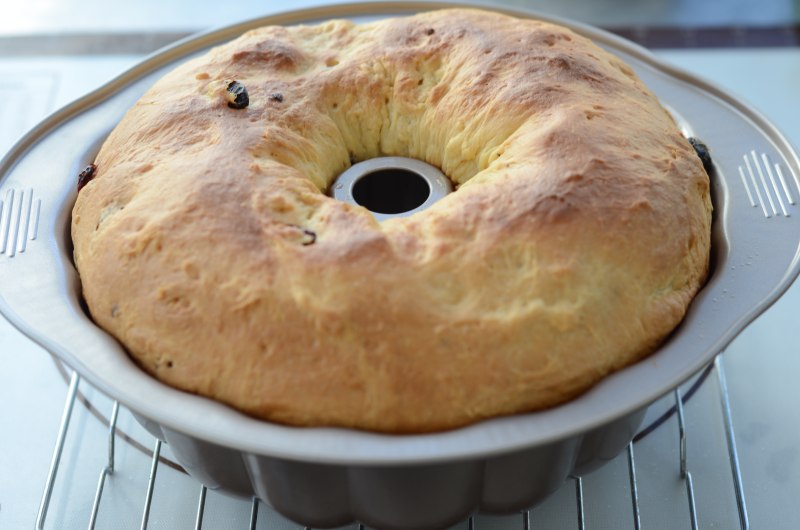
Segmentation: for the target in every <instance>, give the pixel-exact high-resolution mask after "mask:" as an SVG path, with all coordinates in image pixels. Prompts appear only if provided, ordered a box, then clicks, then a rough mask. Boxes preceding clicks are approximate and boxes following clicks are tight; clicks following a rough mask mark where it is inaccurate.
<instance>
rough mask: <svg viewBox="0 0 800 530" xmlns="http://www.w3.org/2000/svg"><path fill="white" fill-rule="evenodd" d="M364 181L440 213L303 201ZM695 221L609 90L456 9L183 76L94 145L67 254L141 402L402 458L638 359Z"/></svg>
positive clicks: (608, 84)
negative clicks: (369, 170) (175, 401)
mask: <svg viewBox="0 0 800 530" xmlns="http://www.w3.org/2000/svg"><path fill="white" fill-rule="evenodd" d="M232 81H237V82H239V83H240V84H241V85H243V86H244V87H245V88H246V91H247V95H248V96H249V102H248V104H247V106H245V107H243V108H231V107H229V106H228V104H227V103H228V102H229V100H228V98H227V97H226V91H227V88H228V87H229V85H230V84H231V82H232ZM385 155H392V156H405V157H411V158H417V159H420V160H424V161H426V162H428V163H430V164H433V165H435V166H437V167H440V168H441V169H442V170H443V172H444V173H445V174H446V175H447V176H448V177H449V178H450V179H452V181H453V182H454V184H455V186H456V190H455V191H454V192H453V193H451V194H450V195H448V196H447V197H446V198H444V199H443V200H441V201H439V202H437V203H436V204H435V205H433V206H432V207H431V208H429V209H427V210H425V211H423V212H420V213H417V214H414V215H413V216H411V217H407V218H397V219H391V220H388V221H385V222H383V223H378V222H377V221H376V220H375V219H374V218H373V217H372V216H371V214H370V213H369V212H368V211H367V210H365V209H363V208H361V207H357V206H353V205H349V204H345V203H342V202H339V201H337V200H335V199H333V198H331V197H329V196H327V195H326V193H327V191H328V188H329V186H330V185H331V183H332V182H333V180H334V179H335V178H336V176H337V175H339V174H340V173H341V172H342V171H344V170H345V169H346V168H347V167H349V166H350V165H351V164H352V163H354V162H356V161H361V160H365V159H369V158H372V157H377V156H385ZM710 223H711V202H710V198H709V180H708V176H707V175H706V173H705V171H704V170H703V168H702V165H701V163H700V161H699V159H698V157H697V156H696V155H695V153H694V151H693V149H692V147H691V146H690V145H689V143H688V142H687V140H686V139H685V138H684V137H683V136H682V135H681V133H680V131H679V130H678V128H677V127H676V125H675V124H674V122H673V120H672V119H671V117H670V116H669V114H668V113H667V112H666V111H665V110H664V109H663V108H662V107H661V105H660V104H659V102H658V100H657V98H656V97H655V96H654V95H653V94H652V93H651V92H650V91H649V90H648V89H647V87H645V86H644V84H643V83H642V81H641V80H640V79H639V78H638V77H637V76H636V75H635V73H634V72H633V71H632V69H631V68H630V67H629V66H627V65H626V64H624V63H623V62H622V61H621V60H620V59H618V58H616V57H615V56H613V55H611V54H609V53H607V52H605V51H603V50H602V49H600V48H599V47H597V46H595V45H594V44H593V43H591V42H590V41H589V40H587V39H586V38H583V37H581V36H579V35H577V34H575V33H573V32H572V31H570V30H568V29H565V28H562V27H559V26H555V25H552V24H548V23H544V22H540V21H535V20H520V19H516V18H512V17H509V16H504V15H499V14H493V13H489V12H484V11H478V10H469V9H467V10H455V9H453V10H443V11H434V12H429V13H423V14H420V15H416V16H412V17H406V18H397V19H388V20H383V21H379V22H375V23H370V24H364V25H355V24H353V23H350V22H347V21H342V20H334V21H330V22H326V23H323V24H320V25H313V26H310V25H309V26H293V27H264V28H260V29H256V30H253V31H250V32H248V33H246V34H245V35H243V36H242V37H240V38H238V39H236V40H234V41H232V42H230V43H227V44H224V45H222V46H219V47H217V48H214V49H212V50H211V51H210V52H208V53H207V54H206V55H204V56H202V57H199V58H195V59H192V60H190V61H188V62H186V63H184V64H183V65H181V66H179V67H178V68H177V69H176V70H174V71H173V72H171V73H169V74H168V75H166V76H165V77H164V78H163V79H161V80H160V81H159V82H157V83H156V84H155V86H153V87H152V89H150V90H149V91H148V92H147V93H146V94H145V95H144V96H143V97H142V98H141V100H140V101H139V102H138V103H136V104H135V105H134V106H133V107H132V108H131V109H130V111H129V112H128V113H127V115H126V116H125V118H124V119H123V120H122V121H121V123H120V124H119V125H118V127H116V128H115V129H114V131H113V132H112V133H111V135H110V136H109V137H108V139H107V141H106V142H105V144H104V145H103V147H102V149H101V151H100V153H99V154H98V156H97V159H96V172H95V175H94V178H93V179H92V180H91V181H90V182H89V183H88V184H87V185H86V186H85V187H84V188H83V189H82V190H81V192H80V194H79V197H78V200H77V203H76V205H75V208H74V211H73V225H72V236H73V241H74V245H75V261H76V265H77V267H78V270H79V272H80V276H81V280H82V284H83V290H84V296H85V299H86V301H87V304H88V306H89V308H90V310H91V313H92V316H93V318H94V319H95V321H96V322H97V323H98V324H99V325H100V326H102V327H103V328H104V329H106V330H108V331H109V332H110V333H112V334H113V335H114V336H116V337H117V338H118V339H119V340H120V341H121V343H122V344H123V345H124V346H125V347H126V348H127V349H128V351H129V352H130V353H131V355H132V356H133V357H134V358H135V359H136V360H137V362H138V363H139V364H140V365H141V366H142V367H143V368H144V369H146V370H147V371H148V372H150V373H152V374H153V375H155V376H156V377H158V378H159V379H161V380H163V381H164V382H166V383H168V384H170V385H173V386H175V387H178V388H181V389H184V390H187V391H191V392H196V393H198V394H202V395H205V396H209V397H212V398H215V399H218V400H221V401H223V402H225V403H228V404H230V405H232V406H234V407H236V408H238V409H240V410H242V411H244V412H246V413H248V414H252V415H255V416H257V417H261V418H264V419H268V420H271V421H276V422H282V423H288V424H293V425H333V426H343V427H354V428H359V429H367V430H374V431H382V432H427V431H436V430H442V429H448V428H454V427H458V426H462V425H466V424H469V423H472V422H475V421H478V420H481V419H484V418H489V417H494V416H499V415H506V414H512V413H518V412H525V411H532V410H538V409H542V408H545V407H550V406H553V405H556V404H558V403H562V402H564V401H566V400H569V399H570V398H573V397H574V396H576V395H578V394H579V393H581V392H584V391H585V390H586V389H587V388H589V387H590V386H592V385H593V384H595V383H597V382H598V381H599V380H601V379H602V378H603V377H604V376H606V375H608V374H609V373H611V372H613V371H615V370H618V369H620V368H622V367H624V366H626V365H628V364H630V363H632V362H635V361H637V360H639V359H641V358H642V357H643V356H645V355H647V354H649V353H651V352H652V351H653V350H654V349H655V348H657V347H658V345H659V344H660V343H661V342H662V341H663V340H664V338H665V337H666V336H667V335H668V334H669V333H670V332H671V331H672V330H673V329H674V328H675V326H676V325H677V324H678V323H679V322H680V321H681V319H682V318H683V316H684V314H685V312H686V309H687V307H688V305H689V303H690V301H691V299H692V298H693V296H694V295H695V293H696V292H697V290H698V289H699V288H700V286H701V285H702V282H703V281H704V278H705V276H706V273H707V269H708V259H709V245H710Z"/></svg>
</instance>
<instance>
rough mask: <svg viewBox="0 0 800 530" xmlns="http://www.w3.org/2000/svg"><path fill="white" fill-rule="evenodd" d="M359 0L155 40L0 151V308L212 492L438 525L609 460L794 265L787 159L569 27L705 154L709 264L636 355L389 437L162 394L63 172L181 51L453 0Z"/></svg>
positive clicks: (774, 294) (605, 40)
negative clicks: (100, 273) (95, 301)
mask: <svg viewBox="0 0 800 530" xmlns="http://www.w3.org/2000/svg"><path fill="white" fill-rule="evenodd" d="M452 5H453V4H435V3H427V2H426V3H400V2H394V3H365V4H352V5H337V6H329V7H324V8H316V9H311V10H304V11H295V12H289V13H283V14H279V15H274V16H269V17H265V18H260V19H255V20H252V21H249V22H245V23H242V24H238V25H235V26H231V27H227V28H223V29H220V30H216V31H212V32H209V33H204V34H202V35H199V36H196V37H192V38H189V39H186V40H183V41H181V42H178V43H176V44H175V45H173V46H170V47H168V48H166V49H164V50H163V51H161V52H159V53H156V54H154V55H152V56H150V57H149V58H147V59H146V60H144V61H143V62H142V63H140V64H139V65H137V66H135V67H134V68H132V69H131V70H129V71H127V72H126V73H124V74H122V75H121V76H119V77H118V78H116V79H114V80H113V81H111V82H110V83H109V84H107V85H105V86H103V87H101V88H99V89H98V90H96V91H94V92H93V93H91V94H89V95H87V96H85V97H83V98H82V99H80V100H78V101H76V102H74V103H72V104H71V105H69V106H67V107H65V108H63V109H61V110H60V111H58V112H56V113H55V114H53V115H51V116H50V117H49V118H47V119H46V120H45V121H44V122H43V123H41V124H40V125H38V126H37V127H36V128H35V129H33V130H32V131H31V132H30V133H28V135H27V136H25V137H24V138H23V139H22V140H21V141H20V142H19V143H18V144H17V145H16V146H15V147H14V148H13V149H12V150H11V151H10V152H9V153H8V155H7V156H6V157H5V158H4V159H3V160H2V162H1V163H0V179H1V180H0V199H1V200H2V205H1V206H2V210H0V310H2V313H3V314H4V315H5V316H6V317H7V318H8V319H9V320H10V321H11V322H12V323H13V324H14V325H15V326H16V327H18V328H19V329H20V330H21V331H22V332H24V333H25V334H27V335H28V336H29V337H30V338H31V339H33V340H34V341H36V342H37V343H39V344H41V345H42V346H43V347H44V348H46V349H47V350H49V351H50V352H52V353H54V354H55V355H57V356H58V357H60V358H61V359H63V360H64V361H65V362H66V363H68V364H69V365H70V366H72V367H73V368H74V369H75V370H77V371H78V372H79V373H80V374H82V376H83V377H84V378H85V379H87V380H88V381H90V382H91V383H92V384H94V385H95V386H96V387H98V388H99V389H100V390H102V391H103V392H104V393H106V394H108V395H109V396H110V397H112V398H114V399H117V400H119V401H120V402H121V403H123V404H124V405H125V406H127V407H128V408H129V409H130V410H132V411H133V412H134V413H135V414H136V416H137V417H138V418H140V421H141V422H142V423H143V424H144V425H145V426H146V428H147V429H148V430H149V431H150V432H152V433H153V434H154V435H155V436H157V437H158V438H160V439H162V440H164V441H166V442H167V443H168V444H169V445H170V447H171V448H172V451H173V453H174V455H175V458H176V459H177V460H178V461H179V462H180V463H181V465H183V466H184V467H185V468H186V469H187V470H188V472H189V473H190V474H191V475H192V476H194V477H195V478H196V479H197V480H199V481H201V482H202V483H204V484H205V485H207V486H208V487H209V488H212V489H219V490H222V491H226V492H230V493H233V494H238V495H244V496H257V497H258V498H260V499H261V500H263V501H264V502H266V503H268V504H270V505H271V506H273V507H274V508H275V509H276V510H278V511H279V512H281V513H282V514H284V515H286V516H287V517H289V518H291V519H294V520H295V521H297V522H299V523H301V524H303V525H306V526H310V527H331V526H337V525H342V524H345V523H348V522H351V521H360V522H362V523H365V524H367V525H370V526H374V527H378V528H438V527H445V526H447V525H450V524H452V523H455V522H457V521H459V520H462V519H463V518H465V517H466V516H468V515H469V514H470V513H473V512H475V511H487V512H510V511H516V510H520V509H523V508H527V507H531V506H533V505H535V504H536V503H538V502H540V501H541V500H543V499H544V498H545V497H547V495H548V494H550V493H551V492H553V491H555V490H556V489H557V488H558V487H559V486H560V485H561V484H562V483H563V481H564V480H565V479H566V478H567V477H568V476H570V475H582V474H585V473H588V472H590V471H591V470H593V469H595V468H597V467H599V466H600V465H602V464H603V463H604V462H606V461H608V460H610V459H612V458H614V457H615V456H616V455H617V454H618V453H619V452H620V451H621V450H622V449H623V448H624V447H625V446H626V444H627V443H628V442H629V441H630V440H631V438H632V437H633V435H634V434H635V433H636V430H637V429H638V427H639V425H640V422H641V420H642V418H643V416H644V412H645V410H646V408H647V406H648V405H649V404H650V403H652V402H653V401H655V400H656V399H658V398H659V397H660V396H662V395H664V394H665V393H667V392H669V391H670V390H672V389H673V388H675V387H676V386H677V385H679V384H680V383H682V382H683V381H685V380H686V379H688V378H689V377H691V376H692V375H693V374H694V373H695V372H697V371H698V370H699V369H700V368H701V367H703V366H704V365H706V364H708V363H709V362H710V361H711V360H712V359H713V358H714V356H715V355H717V354H718V353H719V352H721V351H722V349H723V348H724V347H725V346H726V345H727V344H728V343H729V342H730V341H731V340H732V339H733V338H734V337H735V336H736V335H737V334H738V333H739V332H741V331H742V329H743V328H744V327H745V326H746V325H747V324H748V323H750V322H751V321H752V320H753V319H755V318H756V316H758V315H759V314H760V313H761V312H763V311H764V310H765V309H766V308H767V307H768V306H769V305H770V304H771V303H773V302H774V301H775V300H776V299H777V298H778V297H779V296H780V295H781V293H782V292H784V291H785V290H786V289H787V288H788V287H789V285H790V284H791V282H792V281H793V280H794V278H795V277H796V275H797V273H798V267H799V266H800V265H799V263H800V262H799V261H798V243H800V241H799V239H800V209H799V208H798V206H797V200H798V198H800V180H799V176H800V161H798V157H797V155H796V154H795V152H794V151H793V150H792V148H791V147H790V146H789V145H788V143H787V142H786V140H785V139H784V138H783V137H782V136H781V134H780V133H779V132H778V131H777V130H776V129H775V128H774V127H773V126H772V125H771V124H770V123H768V122H767V121H766V120H765V119H764V118H763V117H762V116H760V115H759V114H758V113H756V112H755V111H753V110H752V109H750V108H749V107H747V106H746V105H744V104H742V103H741V102H739V101H738V100H736V99H735V98H733V97H731V96H729V95H728V94H726V93H725V92H724V91H722V90H720V89H719V88H716V87H714V86H713V85H711V84H709V83H707V82H705V81H701V80H699V79H696V78H694V77H692V76H690V75H688V74H686V73H684V72H681V71H679V70H676V69H674V68H672V67H670V66H668V65H666V64H664V63H662V62H661V61H660V60H659V59H658V58H656V57H654V56H653V55H651V54H650V53H649V52H647V51H646V50H644V49H642V48H640V47H638V46H635V45H633V44H631V43H629V42H627V41H625V40H623V39H621V38H619V37H616V36H614V35H611V34H609V33H606V32H603V31H600V30H597V29H594V28H592V27H589V26H585V25H581V24H576V23H572V22H569V21H565V20H554V19H552V18H551V17H547V16H543V15H538V14H534V13H530V12H519V11H510V10H503V11H504V12H507V13H511V14H514V15H517V16H522V17H536V18H542V19H545V20H551V21H554V22H557V23H561V24H563V25H566V26H568V27H571V28H572V29H573V30H575V31H576V32H578V33H580V34H583V35H585V36H587V37H589V38H591V39H593V40H594V41H595V42H596V43H598V44H599V45H600V46H603V47H605V48H607V49H609V50H610V51H611V52H613V53H615V54H617V55H619V56H621V57H622V58H623V59H624V60H626V61H627V62H628V63H629V64H630V65H632V66H633V67H634V69H635V70H636V71H637V72H638V74H639V75H640V76H641V77H642V78H643V79H644V81H645V82H646V83H647V84H648V85H649V86H650V87H651V88H652V89H653V91H654V92H655V93H656V94H657V95H658V96H659V97H660V98H661V100H662V101H663V102H664V104H665V105H666V106H667V107H668V108H669V109H670V110H671V111H672V112H673V114H674V115H675V116H676V118H677V119H678V121H679V123H680V125H681V127H682V128H683V129H684V133H685V134H686V135H687V136H696V137H698V138H700V139H702V140H703V141H704V142H705V143H706V144H707V145H708V146H709V148H710V150H711V154H712V156H713V160H714V168H713V170H712V172H711V177H712V188H713V200H714V204H715V221H714V226H713V256H712V264H713V270H712V274H711V276H710V279H709V281H708V283H707V285H706V286H705V288H704V289H703V290H702V292H700V293H699V295H698V296H697V297H696V299H695V300H694V302H693V303H692V305H691V308H690V310H689V312H688V314H687V316H686V319H685V321H684V322H683V323H682V324H681V325H680V327H679V328H678V329H677V330H676V331H675V332H674V333H673V334H672V335H671V336H670V337H669V339H668V340H667V341H666V343H664V344H663V346H662V347H661V348H660V349H659V350H658V351H656V352H655V353H654V354H653V355H651V356H650V357H648V358H647V359H645V360H643V361H642V362H639V363H638V364H636V365H633V366H630V367H629V368H626V369H624V370H622V371H620V372H618V373H616V374H614V375H612V376H610V377H608V378H607V379H605V380H603V381H602V382H601V383H600V384H598V385H597V386H595V387H594V388H592V389H591V390H590V391H589V392H587V393H585V394H584V395H582V396H580V397H578V398H577V399H575V400H573V401H571V402H569V403H566V404H564V405H561V406H559V407H556V408H553V409H550V410H545V411H542V412H536V413H532V414H523V415H517V416H513V417H504V418H497V419H493V420H489V421H484V422H481V423H478V424H475V425H471V426H469V427H465V428H462V429H457V430H453V431H449V432H442V433H435V434H424V435H403V436H391V435H380V434H372V433H366V432H359V431H352V430H346V429H334V428H293V427H286V426H282V425H275V424H271V423H268V422H264V421H260V420H256V419H253V418H251V417H248V416H246V415H244V414H241V413H239V412H237V411H235V410H233V409H231V408H228V407H226V406H224V405H221V404H219V403H216V402H214V401H211V400H208V399H205V398H202V397H198V396H195V395H190V394H187V393H184V392H181V391H178V390H174V389H172V388H170V387H168V386H166V385H164V384H162V383H160V382H158V381H156V380H155V379H153V378H151V377H149V376H148V375H146V374H145V373H144V372H143V371H141V370H140V369H139V368H138V367H137V366H136V365H135V364H134V363H133V362H132V361H131V359H130V358H129V357H128V355H126V353H125V351H124V350H123V348H122V347H121V346H120V345H119V344H118V343H117V342H116V341H115V340H114V339H113V338H112V337H110V336H109V335H107V334H106V333H105V332H103V331H102V330H101V329H99V328H98V327H96V326H95V325H94V324H93V323H92V320H91V319H90V318H89V317H88V316H87V313H86V312H85V311H84V309H83V306H82V303H81V294H80V293H81V288H80V283H79V279H78V275H77V273H76V271H75V269H74V267H73V264H72V261H71V254H72V245H71V242H70V236H69V233H70V230H69V227H70V215H71V209H72V205H73V203H74V201H75V197H76V176H77V175H78V173H79V172H80V170H81V169H82V168H83V167H85V166H86V165H87V164H88V163H90V162H91V161H92V160H93V158H94V155H95V154H96V152H97V150H98V149H99V146H100V144H101V143H102V141H103V139H104V138H105V136H106V135H107V134H108V132H109V131H110V130H111V129H112V128H113V127H114V125H115V124H116V123H117V122H118V121H119V120H120V119H121V118H122V116H123V114H124V112H125V111H126V110H127V109H128V108H129V107H130V106H131V105H132V104H133V103H134V102H135V101H136V100H137V99H138V98H139V97H140V96H141V95H142V94H143V92H144V91H145V90H146V89H147V88H148V87H149V86H150V85H152V84H153V83H154V82H155V81H156V80H157V79H158V78H159V77H161V76H162V75H163V74H165V73H166V72H167V71H169V70H170V69H172V68H173V67H174V66H175V65H176V64H178V63H180V62H181V61H184V60H186V59H187V58H188V57H191V56H193V55H196V54H198V53H201V52H203V51H204V50H206V49H208V48H209V47H211V46H213V45H216V44H219V43H221V42H224V41H227V40H230V39H232V38H234V37H236V36H238V35H239V34H241V33H242V32H244V31H245V30H248V29H251V28H254V27H257V26H261V25H266V24H296V23H312V22H318V21H321V20H324V19H329V18H337V17H344V18H351V19H353V20H355V21H356V22H359V21H367V20H374V19H376V18H381V17H387V16H396V15H404V14H411V13H414V12H418V11H423V10H429V9H435V8H441V7H447V6H452Z"/></svg>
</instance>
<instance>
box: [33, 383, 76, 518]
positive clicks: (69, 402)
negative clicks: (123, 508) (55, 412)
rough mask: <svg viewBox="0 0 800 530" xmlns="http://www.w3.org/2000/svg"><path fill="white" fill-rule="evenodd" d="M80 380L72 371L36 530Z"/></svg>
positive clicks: (49, 493) (47, 503)
mask: <svg viewBox="0 0 800 530" xmlns="http://www.w3.org/2000/svg"><path fill="white" fill-rule="evenodd" d="M80 382H81V376H79V375H78V372H72V376H71V377H70V379H69V387H68V388H67V399H66V402H65V403H64V412H63V413H62V414H61V425H60V426H59V428H58V436H57V437H56V445H55V448H54V449H53V458H52V459H51V460H50V470H49V471H48V472H47V482H45V486H44V493H43V494H42V502H41V503H40V504H39V512H38V514H37V515H36V528H37V530H42V529H43V528H44V521H45V518H47V509H48V508H49V507H50V497H51V496H52V495H53V486H54V485H55V482H56V475H57V474H58V466H59V465H60V464H61V453H62V452H63V451H64V440H66V438H67V430H68V429H69V421H70V418H72V409H73V407H74V405H75V396H77V395H78V384H79V383H80Z"/></svg>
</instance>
